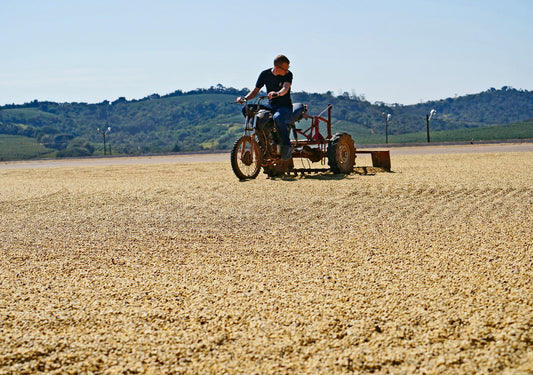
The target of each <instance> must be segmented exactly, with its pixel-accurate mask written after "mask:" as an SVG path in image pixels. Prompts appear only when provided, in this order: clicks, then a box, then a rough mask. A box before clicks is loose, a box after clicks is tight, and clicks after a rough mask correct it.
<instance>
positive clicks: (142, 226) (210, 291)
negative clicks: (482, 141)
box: [0, 146, 533, 374]
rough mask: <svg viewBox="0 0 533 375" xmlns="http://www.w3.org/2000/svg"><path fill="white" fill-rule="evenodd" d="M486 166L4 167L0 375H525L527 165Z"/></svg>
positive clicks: (486, 157)
mask: <svg viewBox="0 0 533 375" xmlns="http://www.w3.org/2000/svg"><path fill="white" fill-rule="evenodd" d="M465 147H466V146H465ZM441 150H442V149H441ZM483 150H484V151H479V152H470V153H467V152H460V151H459V153H457V152H440V153H425V154H410V153H409V152H405V153H404V154H400V153H395V152H393V153H392V155H393V157H392V169H393V171H392V172H391V173H385V172H379V171H375V170H372V169H370V170H367V172H366V173H361V172H359V173H353V174H351V175H348V176H344V175H333V174H330V173H322V174H316V175H310V176H303V177H302V176H297V177H285V178H280V179H267V178H266V176H265V175H263V174H261V175H260V176H259V177H258V178H257V179H256V180H253V181H247V182H240V181H239V180H238V179H237V178H236V177H235V176H234V175H233V173H232V171H231V167H230V165H229V160H228V159H224V160H223V161H216V160H210V161H209V162H202V161H199V160H194V161H190V160H189V161H187V162H176V160H175V159H172V160H169V159H164V158H163V157H162V158H149V159H147V160H149V161H146V162H139V160H141V159H137V161H136V162H135V163H133V162H131V163H129V162H128V163H122V164H120V163H119V164H117V163H114V162H113V163H104V164H96V165H95V164H91V165H87V164H85V165H84V164H83V162H82V163H81V164H79V163H78V164H76V163H75V164H69V165H58V164H54V165H44V166H43V165H42V164H39V165H38V166H36V165H35V164H31V163H29V162H22V163H20V162H18V163H5V164H2V165H3V166H4V167H3V168H1V169H0V181H1V184H0V215H1V219H2V229H1V231H0V321H1V326H0V374H12V373H51V374H54V373H103V374H125V373H148V374H149V373H154V374H155V373H179V374H197V373H204V374H222V373H228V374H254V373H257V374H283V373H297V374H307V373H309V374H318V373H320V374H331V373H339V374H342V373H361V374H362V373H371V372H372V373H383V374H385V373H398V374H402V373H423V374H458V373H459V374H461V373H468V374H471V373H481V374H491V373H504V374H505V373H507V374H531V373H532V372H533V288H532V285H533V257H532V255H533V245H532V244H533V225H532V223H533V189H532V186H533V168H531V166H532V165H533V150H517V149H513V150H507V149H505V150H504V149H503V148H497V151H494V150H489V149H487V148H485V149H483ZM516 151H520V152H516ZM226 157H227V155H226ZM117 159H118V158H117ZM35 163H48V162H35ZM6 165H19V166H18V167H16V168H9V167H5V166H6ZM20 165H24V167H21V166H20Z"/></svg>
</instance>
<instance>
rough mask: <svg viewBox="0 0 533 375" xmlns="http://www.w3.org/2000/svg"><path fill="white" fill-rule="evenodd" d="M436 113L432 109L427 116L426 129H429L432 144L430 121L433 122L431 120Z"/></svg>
mask: <svg viewBox="0 0 533 375" xmlns="http://www.w3.org/2000/svg"><path fill="white" fill-rule="evenodd" d="M436 113H437V111H436V110H434V109H432V110H431V111H429V114H427V115H426V129H427V134H428V143H429V142H430V139H429V120H431V118H432V117H433V116H435V114H436Z"/></svg>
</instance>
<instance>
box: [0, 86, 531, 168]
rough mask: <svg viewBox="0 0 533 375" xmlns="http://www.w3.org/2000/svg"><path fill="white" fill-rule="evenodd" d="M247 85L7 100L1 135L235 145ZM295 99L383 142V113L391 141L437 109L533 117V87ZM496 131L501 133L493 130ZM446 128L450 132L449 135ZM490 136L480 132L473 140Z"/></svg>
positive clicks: (67, 142) (479, 118)
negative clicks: (398, 98) (412, 97)
mask: <svg viewBox="0 0 533 375" xmlns="http://www.w3.org/2000/svg"><path fill="white" fill-rule="evenodd" d="M247 91H248V90H247V89H242V90H237V89H234V88H226V87H223V86H221V85H217V86H216V87H211V88H209V89H198V90H194V91H189V92H182V91H181V90H177V91H175V92H173V93H171V94H168V95H164V96H160V95H158V94H153V95H150V96H148V97H146V98H143V99H140V100H127V99H126V98H124V97H121V98H119V99H117V100H115V101H113V102H109V101H107V100H106V101H103V102H101V103H96V104H88V103H55V102H46V101H45V102H39V101H33V102H30V103H25V104H22V105H6V106H3V107H0V134H4V135H17V136H22V137H27V138H33V140H34V142H35V143H36V144H39V145H40V146H41V147H43V149H46V150H49V149H51V150H54V151H55V152H54V155H56V156H58V157H61V156H85V155H93V154H104V152H105V153H108V152H112V153H115V154H118V153H121V154H138V153H148V152H151V153H157V152H171V151H173V152H179V151H197V150H221V149H229V148H230V147H231V145H232V143H233V141H234V140H235V139H236V138H237V137H238V135H239V134H240V133H241V127H242V121H243V119H242V115H241V113H240V106H238V105H232V104H231V102H233V101H234V100H235V98H236V97H237V96H239V95H244V94H245V93H246V92H247ZM293 100H294V101H295V102H304V103H306V104H308V105H309V108H310V113H311V114H318V113H319V112H320V111H322V109H324V108H325V107H326V106H327V105H328V104H333V106H334V109H333V117H334V119H333V122H334V131H346V132H349V133H350V134H351V135H352V136H353V137H354V138H355V139H356V143H359V144H361V143H383V141H384V134H385V121H384V117H383V114H384V113H385V114H391V116H392V117H391V121H390V122H389V123H388V134H389V135H390V137H391V138H390V139H391V141H392V142H400V141H401V140H403V139H407V138H409V137H408V136H407V135H409V134H416V133H420V134H422V133H421V132H423V131H425V129H426V120H425V116H426V114H428V113H429V111H430V110H431V109H435V110H436V111H437V116H436V117H434V118H432V119H431V131H432V132H437V131H442V132H449V131H453V130H467V129H474V128H475V129H483V128H486V127H493V126H495V125H508V124H512V123H520V122H524V121H527V120H532V119H533V92H531V91H525V90H516V89H513V88H510V87H502V88H501V89H499V90H496V89H493V88H491V89H489V90H487V91H484V92H481V93H478V94H473V95H467V96H462V97H457V98H447V99H443V100H439V101H431V102H426V103H420V104H416V105H401V104H385V103H381V102H376V103H370V102H368V101H366V100H365V99H364V98H363V97H357V96H352V95H349V94H348V93H344V94H341V95H337V96H336V95H333V93H332V92H327V93H322V94H317V93H306V92H296V93H293ZM530 125H531V124H529V125H524V124H522V125H521V127H522V130H521V131H520V132H519V134H518V136H519V138H532V137H533V130H531V126H530ZM108 127H110V128H111V131H110V133H109V134H107V135H106V136H107V139H106V141H107V144H106V145H107V146H108V147H107V149H106V150H105V151H104V149H103V135H102V133H101V132H97V130H96V129H97V128H99V129H107V128H108ZM510 129H511V128H507V127H501V128H499V130H498V131H497V134H498V137H501V139H506V138H516V137H517V135H516V134H515V133H507V132H506V131H507V130H510ZM467 133H468V132H467ZM467 133H464V135H463V136H462V137H463V138H464V137H467V140H469V139H470V137H471V136H472V134H471V133H468V134H467ZM490 133H491V134H492V136H493V135H494V134H495V133H494V130H492V131H491V132H490ZM442 134H444V136H446V134H448V135H449V136H450V137H451V133H442ZM455 134H456V135H455V136H454V137H457V134H461V133H460V132H459V133H455ZM487 134H488V133H486V132H485V131H483V130H479V133H476V137H475V138H477V139H480V138H478V137H483V136H486V135H487ZM492 136H491V137H492ZM406 137H407V138H406ZM17 139H20V138H17ZM450 140H451V139H450ZM11 141H14V139H12V140H11ZM42 153H44V151H42ZM42 153H41V151H39V152H36V155H37V154H42ZM0 154H3V153H2V151H0ZM4 156H5V155H4ZM5 157H6V158H9V157H8V156H5ZM28 157H31V156H28Z"/></svg>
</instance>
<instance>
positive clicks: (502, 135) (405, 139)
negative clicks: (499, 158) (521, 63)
mask: <svg viewBox="0 0 533 375" xmlns="http://www.w3.org/2000/svg"><path fill="white" fill-rule="evenodd" d="M422 125H424V124H421V128H422V127H423V128H424V131H421V132H419V133H410V134H402V135H390V134H389V143H420V142H427V132H426V130H425V125H424V126H422ZM391 126H392V125H391ZM354 138H355V141H356V143H359V144H372V143H374V144H376V143H378V144H379V143H385V133H383V134H375V135H371V136H370V135H366V134H365V133H355V136H354ZM505 139H533V121H526V122H519V123H516V124H508V125H495V126H486V127H480V128H471V129H457V130H448V131H434V130H431V128H430V140H431V142H461V141H465V142H468V141H472V140H473V141H476V142H477V141H493V140H505Z"/></svg>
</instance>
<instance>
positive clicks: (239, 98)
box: [237, 87, 261, 103]
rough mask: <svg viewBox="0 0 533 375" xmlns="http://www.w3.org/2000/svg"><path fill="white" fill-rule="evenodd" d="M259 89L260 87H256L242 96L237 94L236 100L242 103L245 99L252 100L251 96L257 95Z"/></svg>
mask: <svg viewBox="0 0 533 375" xmlns="http://www.w3.org/2000/svg"><path fill="white" fill-rule="evenodd" d="M259 91H261V89H260V88H259V87H256V88H255V89H253V90H252V91H250V92H249V93H248V94H246V95H245V96H244V98H243V97H241V96H239V97H238V98H237V102H239V103H244V101H245V100H252V99H253V98H255V97H256V96H257V94H259Z"/></svg>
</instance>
